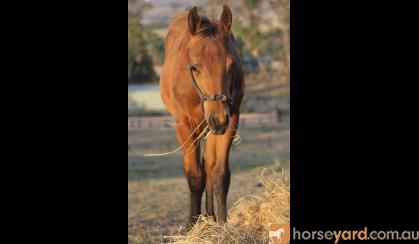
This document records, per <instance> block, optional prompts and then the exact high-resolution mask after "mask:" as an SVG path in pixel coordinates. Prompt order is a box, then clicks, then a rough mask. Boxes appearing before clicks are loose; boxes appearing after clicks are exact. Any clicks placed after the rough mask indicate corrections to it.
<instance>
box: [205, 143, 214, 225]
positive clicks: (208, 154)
mask: <svg viewBox="0 0 419 244" xmlns="http://www.w3.org/2000/svg"><path fill="white" fill-rule="evenodd" d="M215 142H216V141H215V140H214V138H213V137H212V136H209V137H208V138H207V141H206V147H205V153H204V169H205V180H206V182H205V200H206V204H205V209H206V214H207V216H209V217H212V218H214V220H215V214H214V201H213V183H212V171H213V169H214V166H215V162H216V158H215Z"/></svg>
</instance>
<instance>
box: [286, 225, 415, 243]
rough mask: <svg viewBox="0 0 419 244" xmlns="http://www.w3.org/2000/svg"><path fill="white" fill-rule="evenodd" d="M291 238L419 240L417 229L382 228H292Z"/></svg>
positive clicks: (335, 240)
mask: <svg viewBox="0 0 419 244" xmlns="http://www.w3.org/2000/svg"><path fill="white" fill-rule="evenodd" d="M292 239H293V240H334V243H335V244H337V243H339V242H340V241H346V240H348V241H349V240H419V231H412V230H406V231H398V230H382V231H376V230H372V231H368V227H364V229H361V230H333V231H312V230H310V231H307V230H306V231H301V230H297V229H296V228H295V227H294V228H293V229H292Z"/></svg>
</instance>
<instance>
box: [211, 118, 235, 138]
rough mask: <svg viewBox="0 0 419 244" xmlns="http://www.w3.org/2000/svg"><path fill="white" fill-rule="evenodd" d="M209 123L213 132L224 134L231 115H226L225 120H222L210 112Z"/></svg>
mask: <svg viewBox="0 0 419 244" xmlns="http://www.w3.org/2000/svg"><path fill="white" fill-rule="evenodd" d="M207 122H208V125H209V127H210V129H211V133H212V134H215V135H221V134H224V133H225V132H226V130H227V127H228V124H229V123H230V118H229V116H226V117H225V118H224V120H221V121H220V119H219V118H217V116H216V115H214V114H210V115H209V116H208V121H207Z"/></svg>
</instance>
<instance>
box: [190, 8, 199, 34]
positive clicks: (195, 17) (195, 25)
mask: <svg viewBox="0 0 419 244" xmlns="http://www.w3.org/2000/svg"><path fill="white" fill-rule="evenodd" d="M200 24H201V18H200V17H199V14H198V9H197V8H196V6H195V7H193V8H192V9H191V10H190V11H189V14H188V26H189V30H190V31H191V33H192V35H193V34H195V33H196V31H197V30H198V29H199V25H200Z"/></svg>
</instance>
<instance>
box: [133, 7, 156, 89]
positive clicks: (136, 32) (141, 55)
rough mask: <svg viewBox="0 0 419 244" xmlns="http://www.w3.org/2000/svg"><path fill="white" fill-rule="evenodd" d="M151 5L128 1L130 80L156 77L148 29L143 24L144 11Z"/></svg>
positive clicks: (144, 79) (140, 80)
mask: <svg viewBox="0 0 419 244" xmlns="http://www.w3.org/2000/svg"><path fill="white" fill-rule="evenodd" d="M149 7H150V6H149V4H147V3H145V2H144V1H142V0H129V1H128V82H130V81H135V82H147V81H152V80H154V79H155V78H156V73H155V71H154V69H153V60H152V58H151V56H150V55H149V53H148V50H147V46H146V44H147V42H146V31H145V29H144V26H143V25H142V24H141V18H142V14H143V11H144V10H145V9H148V8H149Z"/></svg>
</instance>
